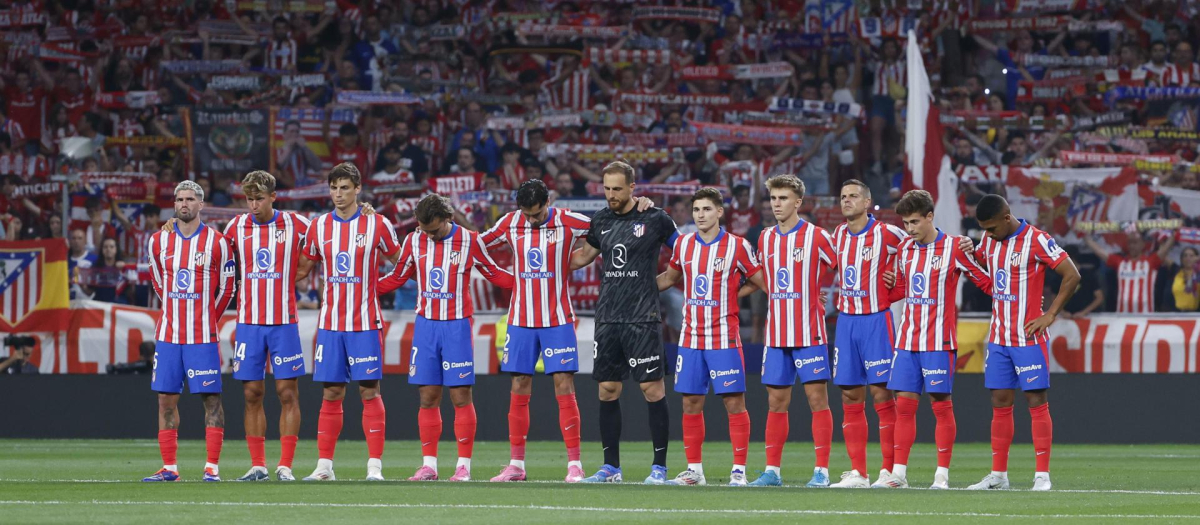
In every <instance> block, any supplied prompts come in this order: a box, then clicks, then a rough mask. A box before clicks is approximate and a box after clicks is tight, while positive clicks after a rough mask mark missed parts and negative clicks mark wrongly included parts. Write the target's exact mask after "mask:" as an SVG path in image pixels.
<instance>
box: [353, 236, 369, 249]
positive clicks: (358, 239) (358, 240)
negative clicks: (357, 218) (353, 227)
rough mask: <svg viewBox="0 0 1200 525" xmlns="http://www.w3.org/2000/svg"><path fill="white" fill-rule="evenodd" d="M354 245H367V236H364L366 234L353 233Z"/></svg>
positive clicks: (360, 246) (361, 246)
mask: <svg viewBox="0 0 1200 525" xmlns="http://www.w3.org/2000/svg"><path fill="white" fill-rule="evenodd" d="M354 245H355V246H358V247H359V248H363V247H366V245H367V236H366V235H363V234H361V233H360V234H358V235H355V236H354Z"/></svg>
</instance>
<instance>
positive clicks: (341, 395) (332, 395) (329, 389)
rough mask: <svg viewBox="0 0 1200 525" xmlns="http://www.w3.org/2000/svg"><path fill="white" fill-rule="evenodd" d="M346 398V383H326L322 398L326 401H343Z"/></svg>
mask: <svg viewBox="0 0 1200 525" xmlns="http://www.w3.org/2000/svg"><path fill="white" fill-rule="evenodd" d="M345 398H346V383H325V388H324V389H323V390H322V391H321V399H324V400H325V401H341V400H343V399H345Z"/></svg>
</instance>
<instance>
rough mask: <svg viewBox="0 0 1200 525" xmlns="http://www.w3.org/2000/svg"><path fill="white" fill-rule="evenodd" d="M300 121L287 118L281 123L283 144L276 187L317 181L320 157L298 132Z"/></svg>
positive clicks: (288, 186) (297, 185)
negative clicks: (287, 119)
mask: <svg viewBox="0 0 1200 525" xmlns="http://www.w3.org/2000/svg"><path fill="white" fill-rule="evenodd" d="M300 129H301V127H300V122H299V121H295V120H289V121H287V122H286V123H284V125H283V145H282V146H281V147H280V153H279V155H278V157H279V159H280V169H279V175H280V176H279V179H278V188H279V189H288V188H298V187H302V186H308V185H309V184H312V183H313V182H315V181H317V180H318V179H319V177H320V172H321V158H320V157H318V156H317V154H316V152H314V151H313V150H312V148H309V147H308V141H306V140H305V139H304V137H303V136H302V135H301V134H300Z"/></svg>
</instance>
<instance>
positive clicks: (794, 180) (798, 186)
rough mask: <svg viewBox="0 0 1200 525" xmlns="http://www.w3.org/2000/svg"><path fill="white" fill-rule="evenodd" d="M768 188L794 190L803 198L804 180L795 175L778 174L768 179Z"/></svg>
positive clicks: (793, 191)
mask: <svg viewBox="0 0 1200 525" xmlns="http://www.w3.org/2000/svg"><path fill="white" fill-rule="evenodd" d="M767 190H768V191H769V190H792V193H795V194H796V196H797V197H800V198H802V199H803V198H804V181H802V180H800V178H799V177H797V176H795V175H776V176H774V177H771V178H769V179H767Z"/></svg>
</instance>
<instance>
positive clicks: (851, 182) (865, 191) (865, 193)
mask: <svg viewBox="0 0 1200 525" xmlns="http://www.w3.org/2000/svg"><path fill="white" fill-rule="evenodd" d="M846 186H858V187H859V188H862V193H863V197H866V198H868V199H870V198H871V188H868V187H867V183H865V182H863V181H861V180H858V179H850V180H848V181H846V182H843V183H842V189H846Z"/></svg>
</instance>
